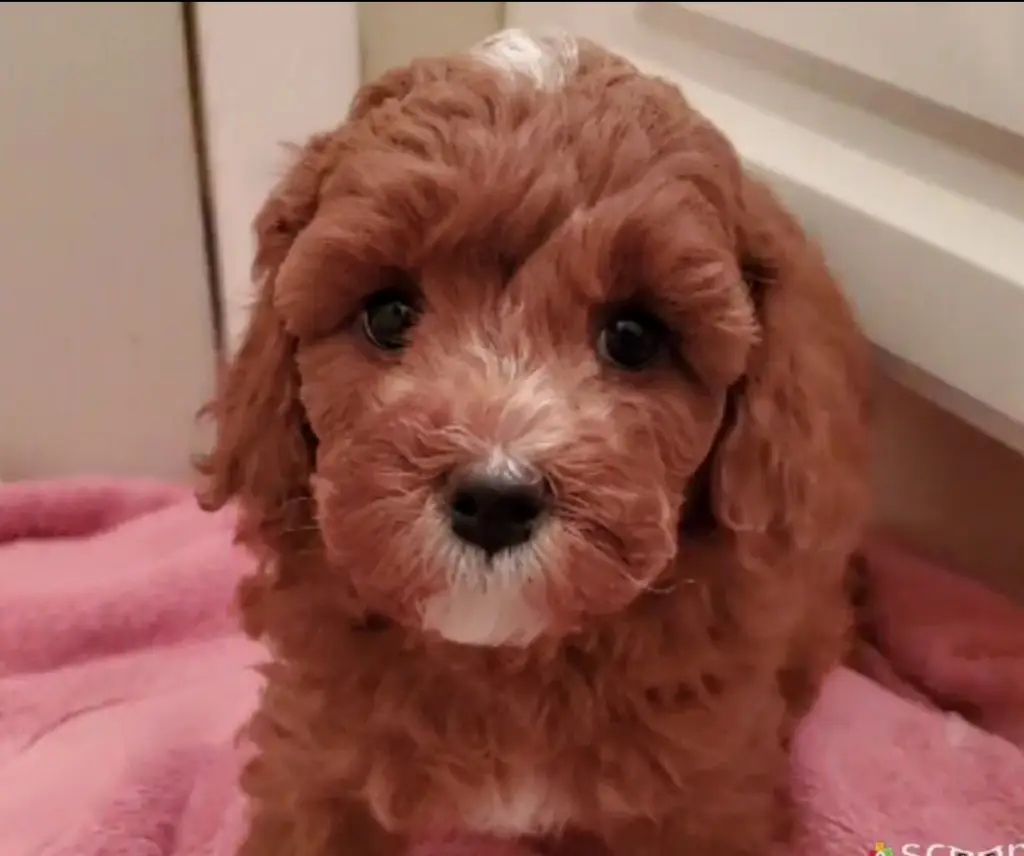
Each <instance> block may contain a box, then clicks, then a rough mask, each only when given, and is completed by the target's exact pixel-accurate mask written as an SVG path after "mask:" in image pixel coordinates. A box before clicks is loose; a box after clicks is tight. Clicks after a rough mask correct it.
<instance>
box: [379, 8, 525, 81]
mask: <svg viewBox="0 0 1024 856" xmlns="http://www.w3.org/2000/svg"><path fill="white" fill-rule="evenodd" d="M504 5H505V4H504V3H360V4H359V29H360V31H361V33H362V52H363V74H364V77H374V76H376V75H378V74H380V73H381V72H382V71H384V70H386V69H388V68H392V67H394V66H396V65H401V64H402V63H406V62H408V61H409V60H410V59H412V58H413V57H416V56H422V55H423V54H431V53H438V54H441V53H448V52H449V51H459V50H465V49H466V48H468V47H469V46H470V45H472V44H474V43H475V42H477V41H479V40H480V39H481V38H483V37H484V36H486V35H488V34H489V33H492V32H494V31H495V30H497V29H500V27H501V25H502V20H503V17H504V9H503V6H504Z"/></svg>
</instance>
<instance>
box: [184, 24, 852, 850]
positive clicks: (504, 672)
mask: <svg viewBox="0 0 1024 856" xmlns="http://www.w3.org/2000/svg"><path fill="white" fill-rule="evenodd" d="M256 231H257V237H258V251H257V256H256V262H255V272H256V276H257V278H258V280H259V283H260V292H259V297H258V300H257V303H256V305H255V309H254V314H253V316H252V319H251V324H250V327H249V329H248V333H247V335H246V336H245V338H244V342H243V343H242V345H241V347H240V350H239V352H238V354H237V356H236V357H235V359H234V361H233V364H232V365H231V366H230V368H229V371H228V372H227V375H226V380H225V383H224V386H223V389H222V391H221V392H220V394H219V397H218V398H217V400H216V401H215V402H214V404H213V405H212V408H211V409H212V412H213V414H214V416H215V419H216V422H217V428H218V431H217V438H216V444H215V448H214V449H213V451H212V453H211V454H210V455H209V456H208V457H207V458H206V459H205V461H204V462H203V464H202V471H203V473H204V474H205V476H206V482H207V484H206V489H205V496H204V502H205V505H206V506H207V507H210V508H216V507H219V506H221V505H223V504H224V503H226V502H228V501H229V500H236V501H237V504H238V506H239V509H240V522H239V528H238V538H239V540H240V541H241V542H242V543H243V544H245V545H247V546H248V547H249V548H251V550H252V551H253V552H254V553H255V554H256V556H257V557H258V558H259V570H258V571H257V572H256V574H255V575H254V576H253V577H251V578H250V579H249V580H248V581H246V582H245V583H244V585H243V587H242V590H241V596H240V601H241V608H242V613H243V616H244V621H245V626H246V628H247V631H248V632H249V633H250V634H251V635H252V636H254V637H258V638H260V639H263V640H265V641H266V643H267V644H268V646H269V649H270V651H271V655H272V662H271V663H270V664H269V665H268V666H267V668H266V678H267V683H266V689H265V692H264V695H263V698H262V702H261V705H260V708H259V711H258V712H257V713H256V714H255V716H254V718H253V720H252V722H251V725H250V727H249V728H248V731H247V736H248V738H249V739H250V740H251V741H252V744H253V745H254V747H255V749H256V752H255V756H254V758H253V760H252V761H251V763H250V764H249V765H248V767H247V769H246V770H245V773H244V776H243V783H242V784H243V788H244V790H245V792H246V794H247V796H248V800H249V805H250V809H251V817H250V823H249V829H248V835H247V837H246V839H245V841H244V843H243V844H242V845H241V850H240V853H241V854H243V856H282V854H288V856H398V854H401V853H403V852H405V850H406V848H407V846H408V845H409V842H410V841H415V840H418V839H420V838H425V837H429V836H432V835H435V834H445V833H448V832H452V831H465V832H467V833H484V834H493V835H497V836H502V837H514V838H523V839H530V840H532V841H534V842H536V843H537V844H538V845H539V846H540V847H541V848H542V849H543V850H545V851H546V852H560V850H561V851H564V852H568V853H573V854H577V856H587V854H598V853H606V854H612V856H638V854H643V856H679V855H680V854H686V853H713V854H715V856H755V854H756V856H763V854H764V853H765V852H766V848H768V847H769V845H770V844H771V843H772V842H777V841H785V840H786V839H787V837H788V835H789V834H790V826H791V822H790V821H791V816H790V815H791V813H790V810H789V808H790V807H789V789H788V775H789V762H788V749H789V744H790V739H791V736H792V734H793V730H794V726H795V724H796V723H797V722H798V720H799V718H800V717H801V716H802V715H803V714H804V713H805V712H806V711H807V710H808V707H809V706H810V705H811V703H812V701H813V699H814V697H815V693H816V691H817V688H818V686H819V684H820V683H821V681H822V678H823V676H824V675H825V673H826V672H827V671H828V670H829V669H830V668H831V667H832V666H833V665H834V664H835V663H836V662H837V660H838V659H839V658H840V657H841V655H842V653H843V649H844V645H845V639H846V635H847V631H848V627H849V624H850V616H849V610H848V606H847V603H846V601H845V599H844V595H843V574H844V569H845V567H846V565H847V561H848V559H849V557H850V555H851V552H852V551H853V550H854V548H855V546H856V545H857V543H858V539H859V536H860V534H861V530H862V525H863V521H864V519H865V514H866V508H867V501H866V497H867V490H866V484H865V480H866V472H867V433H868V431H867V418H866V388H867V369H868V351H867V348H866V346H865V341H864V339H863V338H862V335H861V334H860V332H859V331H858V328H857V325H856V323H855V320H854V318H853V316H852V313H851V311H850V309H849V308H848V306H847V303H846V302H845V301H844V298H843V297H842V295H841V293H840V290H839V288H838V287H837V285H836V284H835V282H834V281H833V279H832V278H831V277H830V275H829V272H828V270H827V268H826V266H825V263H824V262H823V260H822V257H821V255H820V253H819V252H818V250H817V249H815V247H814V246H813V245H812V244H811V243H810V242H809V241H808V239H807V238H806V237H805V236H804V234H803V232H802V231H801V229H800V228H799V226H798V225H797V224H796V223H795V222H794V220H793V219H792V218H791V217H790V216H788V215H787V214H786V213H785V211H784V210H783V209H782V208H781V207H780V205H779V203H778V202H776V201H775V199H774V198H773V197H772V196H771V194H770V193H769V192H768V191H767V190H766V189H765V188H764V187H763V186H762V185H761V184H759V183H757V182H756V181H755V180H753V179H752V178H750V177H749V176H748V175H746V174H745V173H744V171H743V169H742V168H741V165H740V163H739V161H738V159H737V156H736V154H735V152H734V151H733V149H732V148H731V147H730V145H729V143H728V142H727V141H726V140H725V138H724V137H723V136H722V134H721V133H719V132H718V131H717V130H716V129H715V128H714V127H713V126H712V125H711V124H710V123H709V122H708V121H707V120H706V119H704V118H703V117H702V116H701V115H700V114H699V113H697V112H696V111H695V110H694V109H693V108H691V107H690V106H689V105H688V104H687V102H686V101H685V99H684V98H683V97H682V96H681V95H680V94H679V92H678V91H677V90H676V89H674V88H673V87H672V86H670V85H668V84H667V83H665V82H662V81H659V80H656V79H652V78H650V77H647V76H644V75H643V74H641V73H639V72H638V71H637V70H636V69H635V68H634V67H632V66H631V65H630V64H629V63H627V62H625V61H624V60H622V59H620V58H618V57H616V56H613V55H611V54H609V53H607V52H605V51H603V50H601V49H599V48H598V47H596V46H594V45H592V44H589V43H585V42H581V41H575V40H572V39H569V38H553V39H540V38H538V39H533V38H531V37H529V36H528V35H526V34H524V33H521V32H515V31H513V32H504V33H501V34H499V35H497V36H495V37H493V38H492V39H489V40H488V41H487V42H485V43H484V44H482V45H481V46H480V47H479V48H477V49H476V50H475V51H474V52H472V53H471V54H468V55H464V56H456V57H453V58H447V59H431V60H425V61H419V62H414V63H413V64H412V65H410V66H408V67H406V68H400V69H397V70H394V71H391V72H389V73H387V74H385V75H384V76H383V77H382V78H380V79H379V80H377V81H376V82H373V83H370V84H368V85H366V86H365V87H364V88H363V89H362V90H361V91H360V92H359V94H358V96H357V97H356V99H355V102H354V104H353V106H352V108H351V112H350V114H349V116H348V119H347V121H345V122H344V124H342V125H341V126H340V127H339V128H337V129H336V130H334V131H333V132H331V133H328V134H324V135H321V136H318V137H316V138H314V139H313V140H311V141H310V142H309V143H308V144H307V145H306V146H305V148H304V149H303V150H302V151H301V154H300V156H299V158H298V161H297V163H296V164H295V165H294V167H293V168H292V169H291V171H290V172H289V173H288V175H287V176H286V178H285V179H284V180H283V182H282V183H281V184H280V186H279V187H278V188H277V189H276V191H275V192H274V193H273V194H272V196H271V197H270V199H269V200H268V201H267V203H266V205H265V207H264V208H263V210H262V212H261V213H260V214H259V216H258V219H257V222H256Z"/></svg>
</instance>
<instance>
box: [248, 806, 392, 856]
mask: <svg viewBox="0 0 1024 856" xmlns="http://www.w3.org/2000/svg"><path fill="white" fill-rule="evenodd" d="M408 849H409V842H408V840H407V839H406V838H405V837H404V836H401V835H395V834H393V833H390V832H387V831H386V830H385V829H383V828H382V827H381V825H380V824H379V823H377V821H376V820H375V819H374V818H373V817H371V815H370V813H369V812H368V811H367V810H366V809H365V808H364V807H363V806H361V805H359V804H358V803H356V802H344V803H334V802H332V803H331V804H329V805H328V804H323V803H318V804H317V805H315V806H314V805H291V806H287V807H285V806H278V805H275V806H273V807H271V806H259V805H254V806H252V809H251V813H250V820H249V828H248V830H247V833H246V836H245V838H244V839H243V841H242V845H241V847H240V848H239V850H238V856H406V852H407V851H408Z"/></svg>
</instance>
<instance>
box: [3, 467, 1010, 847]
mask: <svg viewBox="0 0 1024 856" xmlns="http://www.w3.org/2000/svg"><path fill="white" fill-rule="evenodd" d="M231 527H232V520H231V514H230V512H224V513H221V514H216V515H207V514H203V513H201V512H199V511H198V510H197V509H196V507H195V505H194V504H193V502H192V500H191V498H190V496H189V495H188V494H187V493H186V492H185V491H184V490H183V489H179V488H176V487H170V486H165V485H160V484H148V483H139V482H109V483H105V482H56V483H24V484H14V485H7V486H0V854H2V856H43V854H45V856H232V853H233V847H234V845H235V844H236V842H237V840H238V838H239V835H240V833H241V830H242V827H243V824H244V807H243V805H242V803H241V801H240V799H239V797H238V793H237V791H236V787H235V779H236V775H237V772H238V764H239V760H240V757H239V750H238V749H237V747H236V745H235V741H234V739H233V738H234V735H235V733H236V731H237V729H238V727H239V725H240V724H241V723H242V721H243V720H244V719H245V717H246V716H247V714H248V713H249V711H250V710H251V709H252V707H253V705H254V704H255V702H256V698H257V695H258V692H259V679H258V676H257V674H256V672H255V671H254V670H253V668H252V667H253V666H254V665H255V664H257V663H258V662H260V660H261V659H262V657H263V656H264V655H263V652H262V651H261V650H260V649H259V648H258V647H257V646H256V645H254V644H253V643H251V642H249V641H247V640H245V639H244V638H242V637H241V636H240V634H239V633H238V631H237V629H236V627H235V624H234V621H233V619H232V617H231V614H230V608H229V607H230V603H231V599H232V591H233V588H234V585H235V583H236V581H237V579H238V577H239V576H240V575H241V574H243V573H245V571H246V568H247V566H248V563H249V559H248V558H247V557H246V556H245V555H244V554H243V553H242V552H240V551H239V550H238V549H237V548H235V547H234V546H233V545H232V540H231ZM865 556H866V575H867V582H868V591H869V594H870V608H869V609H868V613H869V614H870V622H869V624H870V626H869V627H865V628H864V630H863V635H864V639H863V646H862V649H861V651H860V653H859V656H858V669H859V671H856V672H855V671H852V670H847V669H841V670H837V671H836V672H835V674H834V675H833V676H832V677H831V679H830V680H829V681H828V683H827V685H826V686H825V689H824V692H823V694H822V696H821V699H820V702H819V703H818V705H817V706H816V708H815V710H814V711H813V713H812V715H811V716H810V717H809V718H808V720H807V722H806V725H805V726H804V727H803V728H802V730H801V732H800V734H799V738H798V741H797V749H796V765H795V770H794V787H795V789H796V793H797V794H798V796H799V800H800V804H801V810H802V827H803V831H802V841H801V842H800V844H799V846H798V847H797V848H796V849H795V851H794V850H790V851H787V856H792V854H793V853H794V852H795V853H796V854H797V856H851V854H865V853H874V852H876V850H877V851H878V852H880V853H882V854H890V853H893V854H896V853H906V854H912V856H916V854H922V856H923V854H924V853H929V854H930V856H935V854H938V856H945V854H947V853H955V852H957V850H956V848H959V850H960V851H961V852H964V851H966V852H968V853H971V852H974V853H992V854H1000V856H1002V854H1006V856H1010V854H1011V853H1013V852H1014V848H1013V845H1015V844H1018V843H1020V844H1021V847H1020V849H1019V852H1020V853H1024V618H1022V614H1021V612H1020V611H1018V610H1017V609H1016V608H1015V607H1013V606H1012V605H1010V604H1009V603H1008V602H1006V601H1004V600H1002V599H1000V597H998V596H997V595H995V594H993V593H990V592H988V591H985V590H983V589H981V588H979V587H977V586H975V585H974V584H972V583H970V582H967V581H966V579H965V578H963V577H961V576H959V575H956V574H953V573H951V572H950V571H949V570H947V569H944V568H943V567H940V566H938V565H935V564H933V563H931V562H929V561H928V560H926V559H924V558H922V557H920V556H918V555H916V554H914V553H912V552H909V551H907V550H904V549H902V548H900V547H898V546H895V545H893V544H891V543H887V542H877V543H873V544H871V545H869V546H868V548H867V550H866V553H865ZM934 845H939V849H934ZM942 845H944V847H943V846H942ZM929 847H933V849H931V850H929V849H928V848H929ZM521 852H523V851H520V850H518V849H517V848H516V846H515V845H512V844H502V843H500V842H490V841H470V840H458V841H449V842H433V843H429V842H425V843H423V844H421V845H420V846H419V847H418V848H417V853H418V856H512V854H514V853H521ZM354 856H358V854H354ZM581 856H583V854H581Z"/></svg>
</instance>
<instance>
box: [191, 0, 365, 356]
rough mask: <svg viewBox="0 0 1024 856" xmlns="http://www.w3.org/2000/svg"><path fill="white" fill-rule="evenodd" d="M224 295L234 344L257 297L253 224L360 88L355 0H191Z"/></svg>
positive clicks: (231, 344) (227, 328)
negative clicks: (300, 151)
mask: <svg viewBox="0 0 1024 856" xmlns="http://www.w3.org/2000/svg"><path fill="white" fill-rule="evenodd" d="M194 8H195V11H196V23H197V30H198V36H199V45H198V47H199V54H200V67H201V76H202V81H203V108H204V111H203V112H204V120H205V125H206V139H207V158H208V162H209V168H210V175H211V178H212V189H213V203H214V211H215V219H216V232H217V243H218V263H219V280H220V294H221V300H222V303H223V309H224V327H225V335H226V340H227V344H228V347H229V348H232V347H234V345H235V344H236V343H237V341H238V337H239V334H240V333H241V331H242V329H243V327H244V324H245V319H246V317H247V313H248V308H249V305H250V302H251V298H252V285H251V282H250V277H249V267H250V265H251V263H252V255H253V240H252V231H251V228H250V226H251V223H252V219H253V217H254V216H255V213H256V211H257V209H258V208H259V206H260V204H261V203H262V202H263V199H264V197H265V196H266V194H267V192H268V191H269V190H270V189H271V187H272V186H273V185H274V183H275V182H276V181H277V179H278V178H279V177H280V175H281V172H282V170H283V169H284V168H285V167H286V166H287V164H288V152H287V150H286V148H285V144H288V143H303V142H305V140H306V138H308V137H309V136H310V135H312V134H314V133H316V132H318V131H325V130H328V129H330V128H332V127H334V126H335V125H336V124H338V123H339V122H340V121H341V119H343V118H344V115H345V110H346V109H347V107H348V103H349V101H351V100H352V96H353V95H354V94H355V91H356V88H357V87H358V85H359V35H358V29H357V17H356V4H355V3H337V2H330V3H316V2H309V3H307V2H303V3H299V2H291V3H289V2H283V3H242V2H206V3H196V4H194Z"/></svg>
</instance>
